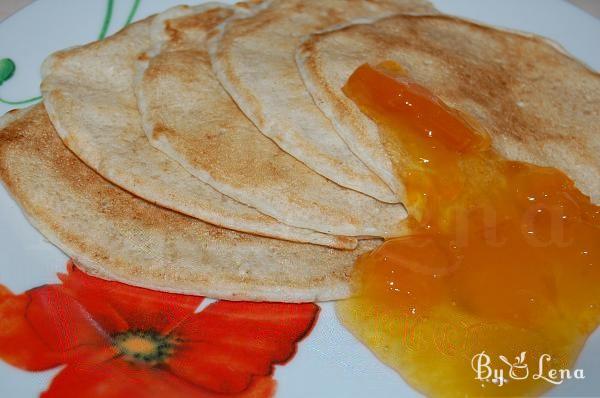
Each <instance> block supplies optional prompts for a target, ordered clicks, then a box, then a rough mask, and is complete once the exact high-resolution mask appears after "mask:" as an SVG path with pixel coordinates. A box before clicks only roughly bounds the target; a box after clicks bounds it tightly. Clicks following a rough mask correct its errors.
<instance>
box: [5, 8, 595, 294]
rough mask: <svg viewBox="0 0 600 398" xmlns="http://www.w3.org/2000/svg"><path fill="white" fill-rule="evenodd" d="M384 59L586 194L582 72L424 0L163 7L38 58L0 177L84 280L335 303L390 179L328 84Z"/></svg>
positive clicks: (591, 84) (402, 226) (590, 151)
mask: <svg viewBox="0 0 600 398" xmlns="http://www.w3.org/2000/svg"><path fill="white" fill-rule="evenodd" d="M388 59H390V60H395V61H397V62H399V63H400V64H402V65H403V66H404V67H406V70H407V71H408V73H409V74H410V75H411V77H413V78H414V79H415V80H416V81H417V82H419V83H420V84H422V85H424V86H427V87H430V88H431V89H432V90H433V91H434V92H435V93H436V94H438V95H440V96H441V97H442V98H444V100H445V101H447V102H448V103H449V104H451V105H452V106H453V107H455V108H457V109H460V110H463V111H465V112H466V113H468V114H470V115H473V116H474V117H476V118H478V123H480V124H481V125H482V126H483V128H485V129H486V130H487V131H488V132H489V133H490V135H491V137H492V141H493V144H494V146H495V147H496V148H497V149H498V150H499V151H500V152H501V153H502V154H504V155H505V156H507V157H510V158H513V159H517V160H522V161H529V162H533V163H537V164H541V165H553V166H558V167H561V168H562V169H563V170H564V171H565V172H567V173H568V174H569V176H570V177H571V178H572V179H573V180H574V181H576V183H577V184H578V187H579V188H580V189H581V190H582V191H583V192H585V193H587V194H589V195H591V196H592V197H593V198H594V199H598V198H600V178H599V176H600V160H599V157H598V156H597V154H598V153H599V152H600V145H599V139H598V133H597V131H595V130H594V129H593V128H595V129H596V130H597V126H598V125H599V124H598V123H597V122H598V118H599V115H598V112H599V109H600V106H599V105H600V94H599V93H600V83H599V79H598V76H597V74H596V73H595V72H593V71H590V70H589V69H587V68H586V67H585V66H583V65H581V64H580V63H578V62H577V61H575V60H573V59H571V58H569V57H568V56H566V55H565V54H564V53H563V52H562V51H561V50H560V49H557V48H556V46H555V45H553V44H551V43H547V42H545V41H544V40H543V39H539V38H536V37H531V36H525V35H521V34H516V33H511V32H504V31H499V30H495V29H492V28H488V27H483V26H480V25H476V24H474V23H471V22H467V21H463V20H459V19H457V18H452V17H447V16H441V15H438V14H436V13H435V9H434V8H433V7H432V6H431V5H430V4H429V3H428V2H426V1H422V0H378V1H374V0H328V1H319V0H266V1H260V0H257V1H249V2H246V3H238V4H235V5H232V6H230V5H224V4H217V3H208V4H205V5H200V6H195V7H188V6H181V7H176V8H173V9H170V10H167V11H165V12H164V13H162V14H159V15H156V16H151V17H149V18H147V19H145V20H143V21H141V22H138V23H135V24H133V25H131V26H129V27H127V28H125V29H124V30H122V31H121V32H119V33H117V34H116V35H114V36H112V37H109V38H107V39H105V40H103V41H100V42H94V43H91V44H88V45H85V46H82V47H77V48H72V49H68V50H65V51H61V52H58V53H56V54H53V55H52V56H50V57H49V58H48V59H47V60H46V62H45V63H44V65H43V68H42V73H43V83H42V93H43V98H44V101H43V104H40V105H37V106H34V107H32V108H29V109H24V110H19V111H12V112H9V113H8V114H7V115H5V116H4V117H3V118H2V120H0V177H1V178H2V180H3V182H4V183H5V186H6V187H7V189H8V190H9V192H10V193H11V194H12V195H13V197H14V198H15V200H16V201H17V202H18V203H19V204H20V205H21V207H22V208H23V210H24V212H25V214H26V215H27V216H28V218H29V219H30V221H31V222H32V224H33V225H34V226H36V228H38V229H39V230H40V231H41V232H42V233H43V234H44V235H45V236H46V237H47V238H48V239H49V240H50V241H51V242H52V243H54V244H55V245H57V246H58V247H59V248H61V249H62V250H63V251H64V252H65V253H67V254H68V255H69V256H71V257H73V258H74V260H75V261H76V263H77V264H78V265H79V266H80V267H81V268H82V269H84V270H85V271H86V272H88V273H91V274H94V275H97V276H100V277H103V278H108V279H114V280H118V281H122V282H126V283H130V284H134V285H138V286H143V287H148V288H153V289H158V290H165V291H171V292H180V293H190V294H198V295H205V296H209V297H215V298H222V299H230V300H270V301H288V302H302V301H321V300H334V299H340V298H345V297H348V295H349V294H350V290H351V289H350V286H349V280H350V274H351V270H352V266H353V263H354V261H355V259H356V258H357V257H358V256H359V255H361V254H363V253H365V252H367V251H369V250H372V249H374V248H375V247H377V245H378V244H380V243H381V240H382V239H385V238H390V237H396V236H401V235H402V234H404V233H406V232H407V225H406V222H405V220H406V218H407V214H406V210H405V208H404V206H403V205H402V201H403V199H404V194H405V193H404V188H403V185H402V181H400V180H399V179H398V178H397V175H396V173H395V172H394V167H393V165H392V164H391V162H390V160H389V157H388V154H387V153H386V151H385V149H384V145H383V144H382V142H381V140H380V137H379V134H378V131H377V128H376V126H375V125H374V124H373V123H372V122H371V121H370V119H368V118H367V117H366V116H364V115H363V114H362V113H360V111H359V110H358V109H357V108H356V106H355V105H354V104H353V103H352V102H351V101H349V100H348V99H347V98H346V97H345V96H344V94H343V92H342V91H341V87H342V86H343V84H344V82H345V81H346V79H347V78H348V77H349V76H350V74H351V73H352V72H353V70H354V69H355V68H356V67H358V66H360V65H361V64H363V63H368V62H374V63H377V62H380V61H382V60H388ZM541 77H543V79H542V78H541ZM584 98H585V101H584V100H583V99H584ZM573 104H577V106H573ZM590 126H592V127H593V128H592V129H590Z"/></svg>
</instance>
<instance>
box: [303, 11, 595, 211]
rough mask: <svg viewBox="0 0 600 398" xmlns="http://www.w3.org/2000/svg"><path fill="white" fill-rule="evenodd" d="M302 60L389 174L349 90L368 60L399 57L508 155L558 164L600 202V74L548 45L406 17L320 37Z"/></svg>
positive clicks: (348, 129)
mask: <svg viewBox="0 0 600 398" xmlns="http://www.w3.org/2000/svg"><path fill="white" fill-rule="evenodd" d="M298 58H299V61H300V62H299V63H300V65H301V67H302V69H303V72H304V73H303V74H304V77H305V79H306V82H307V87H308V88H309V91H310V92H311V94H312V95H313V96H314V98H315V101H316V102H317V103H318V104H320V105H321V109H322V110H323V111H324V112H325V114H327V115H328V116H329V118H331V119H332V120H334V121H335V125H336V126H337V127H338V130H339V132H340V134H342V135H344V136H345V137H346V141H347V142H353V143H354V144H353V147H354V148H358V149H356V153H360V154H362V155H363V156H362V157H363V159H366V157H370V158H371V159H372V160H373V161H374V162H379V163H381V167H382V168H384V169H388V168H389V167H390V164H389V160H388V158H387V157H386V155H383V156H382V152H383V146H382V143H381V141H380V139H379V134H378V129H377V126H376V125H375V124H374V123H373V122H372V121H371V120H370V119H369V118H367V117H366V116H365V115H363V114H362V113H361V112H360V110H359V109H358V107H356V105H355V104H354V103H353V102H352V101H350V100H349V99H348V98H347V97H346V96H345V95H344V93H343V92H342V90H341V88H342V87H343V85H344V84H345V82H346V81H347V79H348V77H350V75H351V74H352V72H353V71H354V70H355V69H356V68H357V67H358V66H360V65H361V64H364V63H372V64H377V63H379V62H381V61H385V60H392V61H396V62H398V63H399V64H400V65H402V67H403V68H405V69H406V71H407V72H408V74H409V75H410V77H411V78H412V79H414V80H416V82H417V83H419V84H422V85H424V86H425V87H427V88H428V89H430V90H431V91H433V93H434V94H435V95H436V96H439V97H441V98H442V99H443V101H444V102H446V103H447V104H449V105H450V106H452V107H454V108H456V109H458V110H460V111H462V112H464V113H465V114H467V115H471V116H473V117H474V118H475V119H476V122H477V123H478V124H480V125H481V126H482V127H483V128H484V129H485V130H487V131H488V132H489V133H490V136H491V138H492V144H493V146H494V147H495V149H496V150H498V151H499V152H500V153H501V154H502V155H503V156H505V157H507V158H509V159H514V160H520V161H525V162H530V163H534V164H537V165H541V166H553V167H558V168H560V169H561V170H563V171H564V172H566V173H567V174H568V176H569V177H570V178H572V179H573V180H574V181H575V183H576V185H577V187H578V188H579V189H580V190H581V191H582V192H584V193H586V194H588V195H590V196H591V198H592V200H593V201H594V202H596V203H597V202H598V201H599V200H600V156H599V155H598V154H599V153H600V76H599V75H598V73H597V72H594V71H592V70H590V69H589V68H587V67H586V66H585V65H583V64H582V63H580V62H579V61H577V60H575V59H573V58H571V57H569V56H568V55H567V54H565V53H564V51H561V50H560V49H559V47H558V46H557V45H556V44H554V43H551V42H549V41H548V40H547V39H544V38H540V37H537V36H533V35H526V34H519V33H516V32H508V31H504V30H498V29H494V28H491V27H487V26H482V25H478V24H475V23H473V22H469V21H465V20H460V19H457V18H453V17H448V16H422V17H418V16H397V17H391V18H387V19H383V20H381V21H379V22H376V23H372V24H361V25H355V26H350V27H346V28H343V29H340V30H337V31H332V32H327V33H323V34H318V35H314V36H312V37H311V38H310V39H309V40H308V41H306V42H305V43H304V44H303V45H302V47H301V49H300V51H299V55H298Z"/></svg>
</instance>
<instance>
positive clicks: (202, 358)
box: [168, 342, 271, 394]
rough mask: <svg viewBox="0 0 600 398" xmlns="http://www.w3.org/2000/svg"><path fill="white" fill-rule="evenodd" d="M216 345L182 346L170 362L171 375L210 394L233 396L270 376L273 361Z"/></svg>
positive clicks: (266, 357) (195, 344)
mask: <svg viewBox="0 0 600 398" xmlns="http://www.w3.org/2000/svg"><path fill="white" fill-rule="evenodd" d="M253 355H254V353H253V352H249V351H248V352H245V353H244V352H243V349H238V348H237V347H236V348H234V349H232V347H231V346H222V345H219V344H214V343H208V342H207V343H191V344H186V343H183V344H181V345H180V346H178V347H177V349H176V351H175V353H174V354H173V356H172V357H171V358H170V359H169V361H168V364H169V369H170V371H171V372H172V373H173V374H175V375H177V376H179V377H181V378H183V379H185V380H188V381H189V382H191V383H194V384H196V385H199V386H202V387H204V388H207V389H209V390H212V391H215V392H218V393H223V394H232V393H239V392H240V391H243V390H245V389H246V388H248V386H249V385H250V383H251V382H252V379H253V377H254V376H256V375H269V374H270V373H271V362H270V360H271V358H270V357H268V356H264V355H263V358H260V359H257V358H255V357H253Z"/></svg>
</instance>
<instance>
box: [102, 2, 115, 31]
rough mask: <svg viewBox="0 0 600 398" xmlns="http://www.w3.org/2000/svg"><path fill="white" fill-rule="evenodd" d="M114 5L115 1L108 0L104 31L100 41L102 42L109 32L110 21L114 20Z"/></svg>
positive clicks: (103, 24) (103, 25)
mask: <svg viewBox="0 0 600 398" xmlns="http://www.w3.org/2000/svg"><path fill="white" fill-rule="evenodd" d="M114 5H115V1H114V0H108V1H107V2H106V13H105V14H104V22H103V23H102V29H101V30H100V35H99V36H98V40H102V39H104V38H105V37H106V33H107V32H108V27H109V26H110V21H111V19H112V14H113V8H114Z"/></svg>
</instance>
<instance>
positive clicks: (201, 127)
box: [136, 7, 406, 237]
mask: <svg viewBox="0 0 600 398" xmlns="http://www.w3.org/2000/svg"><path fill="white" fill-rule="evenodd" d="M233 12H234V10H233V9H231V8H223V7H221V8H213V9H210V10H201V11H200V12H198V11H197V10H196V9H194V8H190V9H187V12H186V10H182V9H176V10H174V11H173V12H171V13H165V14H163V15H161V16H160V17H158V18H157V19H156V20H155V22H154V26H153V37H154V38H155V41H156V43H155V47H156V50H154V51H153V52H152V54H157V55H155V56H154V57H152V58H151V59H148V58H142V59H141V60H140V61H139V63H140V68H139V76H138V77H139V79H138V84H137V86H136V87H137V88H136V90H137V96H138V105H139V108H140V111H141V114H142V117H143V121H144V129H145V130H146V134H147V135H148V138H149V139H150V142H151V143H152V145H154V146H155V147H156V148H158V149H160V150H161V151H163V152H164V153H166V154H167V155H168V156H170V157H171V158H172V159H174V160H177V161H178V162H179V163H180V164H181V165H182V166H184V167H185V168H186V169H187V170H188V171H189V172H190V173H192V174H193V175H194V176H196V177H198V178H199V179H201V180H202V181H204V182H206V183H208V184H210V185H211V186H213V187H214V188H215V189H217V190H219V191H220V192H223V193H224V194H226V195H227V196H229V197H231V198H234V199H236V200H238V201H240V202H243V203H246V204H248V205H250V206H252V207H254V208H256V209H258V210H259V211H261V212H262V213H265V214H268V215H270V216H272V217H274V218H276V219H278V220H280V221H283V222H285V223H286V224H289V225H294V226H297V227H303V228H308V229H312V230H316V231H321V232H324V233H331V234H336V235H351V236H382V237H384V236H385V237H387V236H393V235H398V234H400V233H402V232H403V231H402V228H403V225H402V223H400V220H402V219H404V218H405V216H406V212H405V209H404V207H403V206H402V205H392V204H386V203H382V202H379V201H377V200H375V199H373V198H371V197H369V196H366V195H363V194H360V193H358V192H356V191H353V190H350V189H346V188H343V187H340V186H339V185H337V184H335V183H333V182H331V181H329V180H327V179H326V178H324V177H322V176H321V175H319V174H317V173H315V172H314V171H312V170H311V169H309V168H308V167H306V166H305V165H304V164H303V163H302V162H300V161H298V160H296V159H295V158H294V157H292V156H291V155H289V154H287V153H286V152H284V151H282V150H281V149H280V148H279V147H278V146H277V145H275V144H274V143H273V141H271V140H270V139H269V138H267V137H266V136H264V135H263V134H261V133H260V131H258V129H257V128H256V127H255V126H254V125H253V124H252V122H250V120H248V119H247V118H246V116H245V115H244V114H243V113H242V112H241V111H240V110H239V109H238V107H237V106H236V104H235V103H234V102H233V101H232V100H231V98H230V97H229V96H228V95H227V93H226V91H225V90H224V89H223V87H222V86H221V85H220V84H219V82H218V81H217V79H216V77H215V76H214V74H213V73H212V69H211V65H210V60H209V57H208V53H207V48H206V35H207V33H208V32H209V31H210V30H211V28H213V27H214V26H215V24H216V23H217V22H218V21H219V20H222V19H223V16H228V15H231V14H232V13H233Z"/></svg>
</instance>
